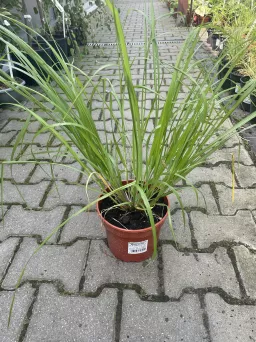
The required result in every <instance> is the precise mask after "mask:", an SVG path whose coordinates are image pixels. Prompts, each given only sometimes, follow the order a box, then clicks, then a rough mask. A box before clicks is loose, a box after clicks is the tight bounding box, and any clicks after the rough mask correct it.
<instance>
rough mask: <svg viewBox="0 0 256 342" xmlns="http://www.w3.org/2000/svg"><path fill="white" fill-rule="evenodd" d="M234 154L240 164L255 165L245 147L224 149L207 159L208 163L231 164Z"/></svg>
mask: <svg viewBox="0 0 256 342" xmlns="http://www.w3.org/2000/svg"><path fill="white" fill-rule="evenodd" d="M232 154H234V158H235V161H237V162H240V163H242V164H244V165H253V161H252V160H251V158H250V156H249V154H248V152H247V151H246V150H245V148H244V147H243V146H242V147H241V148H239V147H238V146H236V147H232V148H223V149H221V150H217V151H216V152H214V153H213V154H212V155H211V156H210V157H209V158H208V159H207V161H206V162H207V163H209V164H216V163H218V162H230V163H231V162H232Z"/></svg>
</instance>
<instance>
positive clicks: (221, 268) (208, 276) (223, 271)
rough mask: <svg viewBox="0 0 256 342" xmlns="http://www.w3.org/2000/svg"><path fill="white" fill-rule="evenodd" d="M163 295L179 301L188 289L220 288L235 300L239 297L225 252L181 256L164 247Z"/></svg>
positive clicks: (217, 251) (217, 249) (173, 249)
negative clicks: (183, 291)
mask: <svg viewBox="0 0 256 342" xmlns="http://www.w3.org/2000/svg"><path fill="white" fill-rule="evenodd" d="M163 260H164V282H165V291H166V294H167V295H168V296H170V297H175V298H177V297H179V296H180V295H181V293H182V290H183V289H185V288H188V287H193V288H204V287H220V288H222V289H223V290H224V291H225V292H227V293H228V294H230V295H233V296H235V297H239V296H240V292H239V286H238V282H237V280H236V276H235V272H234V269H233V266H232V264H231V261H230V259H229V257H228V255H227V252H226V250H225V249H224V248H222V247H219V248H216V249H215V251H214V252H213V253H183V252H179V251H177V250H176V249H175V248H174V247H172V246H171V245H164V246H163Z"/></svg>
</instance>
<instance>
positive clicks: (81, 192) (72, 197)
mask: <svg viewBox="0 0 256 342" xmlns="http://www.w3.org/2000/svg"><path fill="white" fill-rule="evenodd" d="M39 184H41V183H39ZM55 184H56V186H57V189H58V191H57V190H56V187H55V186H54V187H53V188H52V190H51V191H50V192H49V194H48V196H47V199H46V202H45V204H44V207H45V208H52V207H54V206H57V205H68V204H73V205H86V204H88V203H89V202H92V201H93V200H95V199H96V198H97V197H98V196H99V195H100V192H99V191H97V192H96V191H92V190H88V195H89V201H88V197H87V196H86V189H85V186H83V185H67V184H65V183H63V182H61V181H57V182H55ZM95 189H97V188H95ZM91 208H95V206H92V207H91Z"/></svg>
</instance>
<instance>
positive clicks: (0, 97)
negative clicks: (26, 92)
mask: <svg viewBox="0 0 256 342" xmlns="http://www.w3.org/2000/svg"><path fill="white" fill-rule="evenodd" d="M16 80H17V79H16ZM19 80H20V86H24V85H25V81H24V80H21V79H19ZM23 99H24V97H23V96H22V95H21V94H19V93H18V92H16V91H15V90H13V89H11V88H8V89H0V107H1V106H5V104H6V103H18V102H20V101H22V100H23Z"/></svg>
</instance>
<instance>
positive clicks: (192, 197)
mask: <svg viewBox="0 0 256 342" xmlns="http://www.w3.org/2000/svg"><path fill="white" fill-rule="evenodd" d="M197 190H198V202H197V198H196V193H195V192H194V190H193V189H192V188H191V187H188V188H184V189H182V190H179V194H180V197H181V201H182V203H183V207H188V208H189V207H200V208H204V209H206V210H207V212H208V213H211V214H218V213H219V211H218V207H217V204H216V201H215V199H214V197H213V194H212V191H211V188H210V186H209V185H207V184H203V185H202V186H200V187H199V188H198V189H197ZM169 198H170V203H171V209H175V208H180V204H179V202H178V200H177V198H176V197H175V195H174V194H173V195H171V196H170V197H169Z"/></svg>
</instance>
